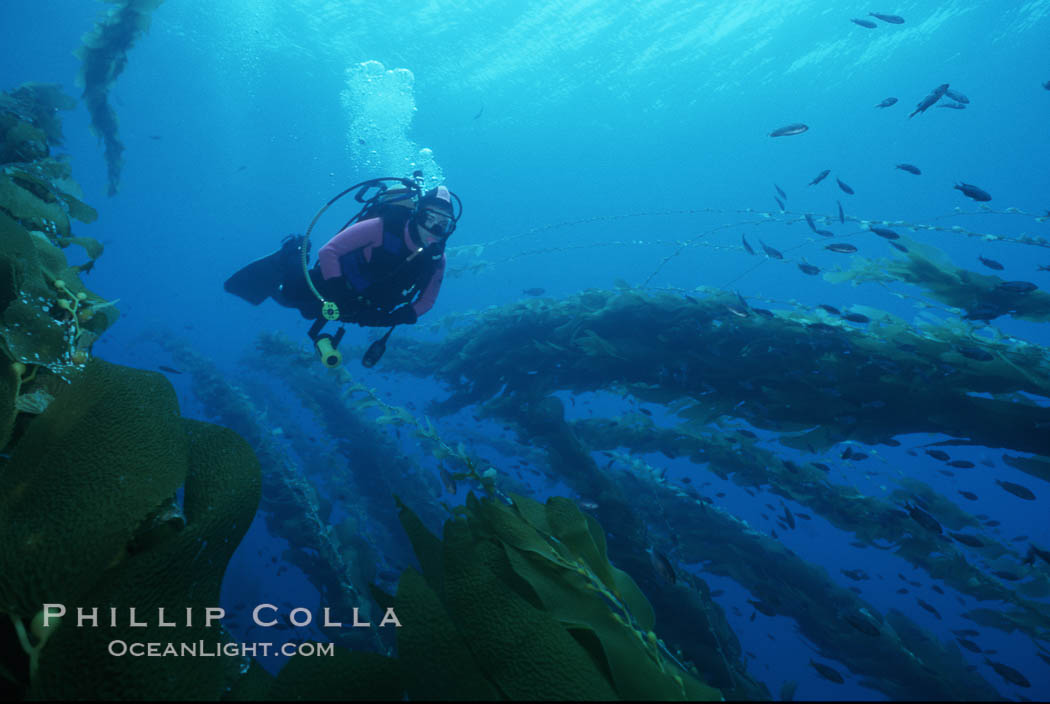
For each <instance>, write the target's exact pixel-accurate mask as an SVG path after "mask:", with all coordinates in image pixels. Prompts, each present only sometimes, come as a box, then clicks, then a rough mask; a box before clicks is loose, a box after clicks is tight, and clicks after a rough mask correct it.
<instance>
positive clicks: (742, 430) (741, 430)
mask: <svg viewBox="0 0 1050 704" xmlns="http://www.w3.org/2000/svg"><path fill="white" fill-rule="evenodd" d="M736 432H737V434H739V435H743V436H744V437H745V438H750V439H752V440H755V439H757V438H758V436H757V435H755V434H754V433H752V432H751V431H750V430H747V429H745V428H738V429H737V431H736Z"/></svg>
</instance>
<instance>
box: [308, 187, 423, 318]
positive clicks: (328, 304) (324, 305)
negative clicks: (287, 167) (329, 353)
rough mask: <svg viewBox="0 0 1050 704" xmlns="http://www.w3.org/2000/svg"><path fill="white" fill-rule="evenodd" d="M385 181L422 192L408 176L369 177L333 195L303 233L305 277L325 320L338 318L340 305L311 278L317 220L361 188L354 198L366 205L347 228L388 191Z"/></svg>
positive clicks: (415, 192) (344, 227)
mask: <svg viewBox="0 0 1050 704" xmlns="http://www.w3.org/2000/svg"><path fill="white" fill-rule="evenodd" d="M419 177H422V174H419ZM385 181H397V182H398V183H400V184H402V185H404V186H405V187H407V188H409V189H410V190H411V191H412V192H413V193H414V194H415V195H416V197H417V198H418V197H419V194H420V193H421V192H422V188H421V186H420V184H419V181H418V180H413V179H407V178H395V177H391V176H388V177H384V178H373V179H369V180H367V181H362V182H361V183H355V184H354V185H353V186H350V187H349V188H347V189H346V190H344V191H342V192H341V193H339V194H338V195H336V196H335V197H333V198H332V199H331V200H329V201H328V202H327V203H325V204H324V206H322V207H321V209H320V210H318V211H317V214H316V215H314V218H313V220H311V221H310V225H309V226H308V227H307V228H306V234H305V235H303V241H302V244H301V245H300V247H299V253H300V257H301V260H302V265H303V277H304V278H305V279H306V285H307V286H308V287H309V288H310V291H312V292H313V294H314V296H316V297H317V300H319V301H320V302H321V315H322V316H323V317H324V319H325V320H338V319H339V306H337V305H336V304H335V302H334V301H326V300H325V298H324V296H322V295H321V293H320V291H318V290H317V287H315V286H314V282H313V280H312V279H311V278H310V233H311V232H312V231H313V229H314V225H316V224H317V221H318V220H319V219H320V218H321V216H322V215H324V213H325V211H326V210H328V209H329V208H330V207H332V205H334V204H335V202H336V201H338V200H339V199H340V198H342V197H343V196H345V195H346V194H347V193H350V192H351V191H353V190H354V189H355V188H359V189H360V190H359V191H358V192H357V193H356V194H354V200H356V201H357V202H358V203H363V204H364V206H365V207H363V208H362V209H361V211H360V212H358V213H357V215H355V216H354V217H353V218H351V219H350V221H349V222H347V223H346V225H344V226H343V229H346V228H347V227H348V226H350V225H352V224H353V223H354V222H355V221H356V220H358V219H359V218H360V217H361V215H362V214H364V213H365V212H366V211H367V210H368V209H369V207H370V206H371V205H373V204H374V203H375V202H376V201H377V200H378V199H379V197H380V196H382V195H383V194H384V193H386V191H387V186H386V184H385V183H384V182H385ZM372 187H377V188H378V189H379V190H378V191H376V193H375V194H374V195H372V196H371V197H370V198H365V197H364V195H365V193H367V192H368V189H370V188H372Z"/></svg>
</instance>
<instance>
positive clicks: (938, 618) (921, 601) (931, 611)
mask: <svg viewBox="0 0 1050 704" xmlns="http://www.w3.org/2000/svg"><path fill="white" fill-rule="evenodd" d="M915 601H917V602H918V603H919V606H921V607H922V608H924V609H926V610H927V611H929V612H930V613H931V614H933V615H934V616H936V617H937V620H938V621H941V620H943V619H942V618H941V614H940V613H939V612H938V611H937V609H935V608H933V606H932V605H930V604H927V603H926V602H925V601H923V600H922V599H916V600H915Z"/></svg>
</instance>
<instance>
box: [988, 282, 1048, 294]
mask: <svg viewBox="0 0 1050 704" xmlns="http://www.w3.org/2000/svg"><path fill="white" fill-rule="evenodd" d="M996 288H997V289H998V290H1000V291H1006V292H1007V293H1031V292H1032V291H1034V290H1036V289H1037V288H1039V287H1038V286H1036V285H1035V284H1033V283H1032V282H1031V281H1003V282H1002V283H1000V284H999V285H998V286H996Z"/></svg>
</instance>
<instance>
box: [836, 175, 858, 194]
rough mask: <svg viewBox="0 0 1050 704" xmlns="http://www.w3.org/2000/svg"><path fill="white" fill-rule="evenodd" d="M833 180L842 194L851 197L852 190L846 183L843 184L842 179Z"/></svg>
mask: <svg viewBox="0 0 1050 704" xmlns="http://www.w3.org/2000/svg"><path fill="white" fill-rule="evenodd" d="M835 180H836V181H838V182H839V188H841V189H842V191H843V192H844V193H848V194H849V195H853V193H854V191H853V189H852V188H850V186H849V184H848V183H843V182H842V179H840V178H836V179H835Z"/></svg>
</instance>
